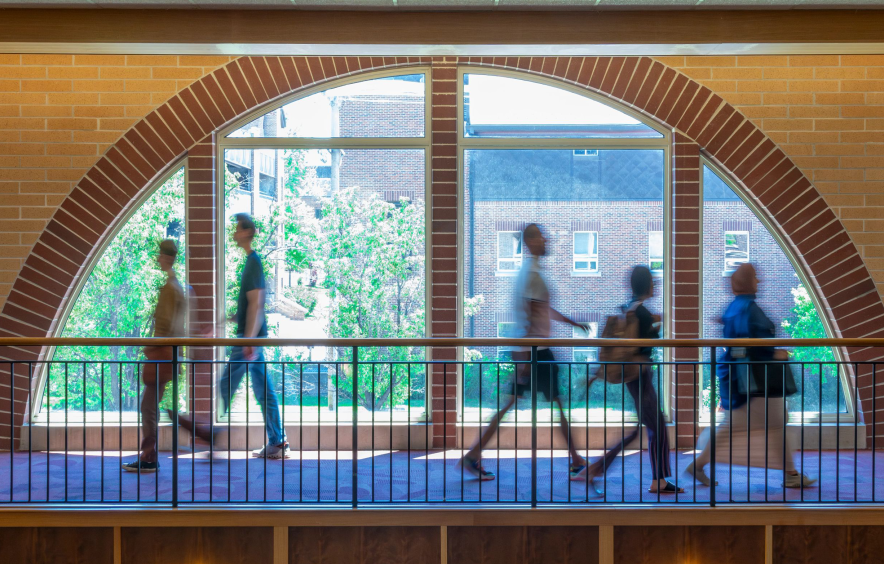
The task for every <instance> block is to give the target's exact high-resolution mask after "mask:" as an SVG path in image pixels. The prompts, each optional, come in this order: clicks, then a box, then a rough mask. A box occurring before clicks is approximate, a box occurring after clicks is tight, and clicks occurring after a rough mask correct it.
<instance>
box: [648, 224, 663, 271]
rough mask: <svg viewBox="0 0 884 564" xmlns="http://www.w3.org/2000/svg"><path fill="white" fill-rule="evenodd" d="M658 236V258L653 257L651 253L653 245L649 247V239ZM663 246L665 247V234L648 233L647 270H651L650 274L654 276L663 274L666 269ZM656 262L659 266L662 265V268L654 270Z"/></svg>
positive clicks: (657, 232) (660, 232)
mask: <svg viewBox="0 0 884 564" xmlns="http://www.w3.org/2000/svg"><path fill="white" fill-rule="evenodd" d="M658 234H659V237H660V256H657V257H655V256H654V255H653V254H652V253H651V249H653V245H651V238H652V237H654V236H655V235H658ZM665 246H666V237H665V233H663V232H662V231H648V268H649V269H650V270H651V273H652V274H655V275H660V274H663V271H664V270H665V269H666V258H665V257H666V251H665ZM658 261H659V262H660V264H662V265H663V267H662V268H654V263H655V262H658Z"/></svg>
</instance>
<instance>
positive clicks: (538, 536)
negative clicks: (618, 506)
mask: <svg viewBox="0 0 884 564" xmlns="http://www.w3.org/2000/svg"><path fill="white" fill-rule="evenodd" d="M598 561H599V532H598V528H597V527H448V562H456V563H457V564H492V563H494V564H496V563H498V562H505V563H506V564H597V563H598Z"/></svg>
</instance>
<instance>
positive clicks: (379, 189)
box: [225, 149, 426, 421]
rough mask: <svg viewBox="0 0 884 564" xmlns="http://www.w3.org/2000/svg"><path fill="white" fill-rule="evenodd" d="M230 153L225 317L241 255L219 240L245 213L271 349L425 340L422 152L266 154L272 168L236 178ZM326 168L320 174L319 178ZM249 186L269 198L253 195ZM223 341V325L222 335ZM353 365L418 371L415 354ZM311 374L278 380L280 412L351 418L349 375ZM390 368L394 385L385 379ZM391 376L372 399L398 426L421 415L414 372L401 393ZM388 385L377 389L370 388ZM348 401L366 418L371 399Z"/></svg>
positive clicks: (330, 354) (292, 354) (306, 355)
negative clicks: (301, 343) (263, 287)
mask: <svg viewBox="0 0 884 564" xmlns="http://www.w3.org/2000/svg"><path fill="white" fill-rule="evenodd" d="M232 152H233V151H231V150H228V151H226V152H225V169H226V170H225V218H226V219H227V221H226V225H225V227H226V231H227V234H228V237H227V239H226V245H227V246H226V250H225V263H226V264H225V272H226V292H227V293H226V298H227V301H226V304H227V305H226V309H227V313H228V314H229V313H232V312H233V311H235V308H236V298H237V295H238V291H239V277H240V273H241V268H242V266H243V264H244V256H243V253H242V251H241V250H240V249H238V248H236V246H235V245H234V243H233V241H232V240H231V238H230V235H231V234H232V230H233V226H232V222H231V221H230V217H231V216H232V215H233V214H235V213H237V212H247V213H251V214H252V216H253V218H254V219H255V222H256V225H257V227H258V232H257V236H256V238H255V245H254V246H255V249H256V251H257V252H258V253H259V254H260V255H261V257H262V261H263V266H264V270H265V276H266V281H267V282H266V283H267V305H266V311H267V321H268V328H269V332H270V336H271V337H273V336H284V337H291V338H335V337H342V338H345V337H352V338H383V339H392V338H409V337H423V336H424V335H425V330H424V327H425V323H424V319H425V317H424V316H425V271H424V265H425V252H424V236H425V227H424V226H425V220H426V219H425V218H426V215H425V210H424V192H425V190H424V185H425V176H424V174H425V172H424V166H425V165H424V163H425V159H424V152H423V150H410V149H409V150H392V149H371V150H362V149H360V150H350V149H348V150H346V151H344V150H339V149H335V150H327V149H311V150H299V149H280V150H273V151H267V153H269V154H270V157H271V158H270V165H269V166H268V168H267V170H263V169H259V170H255V169H251V168H245V167H243V166H242V164H241V162H242V161H241V159H238V158H232V157H231V153H232ZM255 153H258V151H255ZM251 162H257V163H260V161H258V160H255V159H253V160H252V161H251ZM259 167H260V164H259ZM325 167H328V169H330V170H329V172H328V173H327V174H326V173H322V174H320V171H325V170H326V168H325ZM394 171H395V173H394ZM265 176H266V178H265ZM256 177H260V180H261V184H262V185H267V186H270V187H272V188H268V189H267V190H259V191H255V190H253V189H252V186H254V185H256V182H255V178H256ZM250 179H251V180H250ZM233 331H234V326H233V325H232V324H231V325H230V326H229V331H228V334H232V333H233ZM265 354H266V356H267V357H268V360H274V361H283V362H288V361H292V362H294V361H313V362H320V363H321V362H323V361H328V362H331V361H337V360H345V359H346V358H349V356H348V355H349V354H350V350H349V349H332V348H324V347H313V348H312V349H309V350H308V349H299V348H294V347H291V348H284V349H273V350H267V351H266V353H265ZM359 354H360V358H361V359H363V360H380V361H384V360H398V361H403V362H404V361H407V360H417V359H422V358H423V354H424V352H423V348H413V349H408V348H402V347H391V348H388V349H384V350H381V349H372V348H365V349H360V352H359ZM313 366H314V368H313V369H312V370H313V372H312V375H306V374H305V375H304V376H303V379H302V378H301V376H300V375H299V370H298V367H297V365H296V366H294V368H292V369H291V370H289V371H288V372H287V374H286V379H285V394H284V396H285V397H284V401H285V403H286V404H287V405H293V406H303V407H305V412H304V415H303V416H304V417H305V418H308V417H313V418H314V419H312V420H313V421H315V420H316V419H315V418H316V417H331V420H332V421H334V416H335V413H336V410H335V406H337V408H338V409H339V410H343V411H346V410H350V409H351V407H347V406H352V401H353V397H352V378H351V376H350V373H349V368H348V369H346V370H345V369H343V368H336V367H335V365H333V364H324V365H322V366H321V368H320V369H319V371H318V372H317V369H316V368H315V365H313ZM378 366H380V365H378ZM399 368H401V369H402V371H401V373H398V372H396V370H398V369H399ZM270 369H271V370H276V373H274V374H273V375H272V378H273V379H274V382H275V385H276V386H278V387H279V386H282V382H281V379H282V374H281V369H280V368H279V366H278V365H276V366H274V365H271V368H270ZM378 370H381V368H380V367H379V368H378ZM384 370H385V371H387V372H388V371H389V370H390V368H389V367H388V366H387V367H385V368H384ZM393 370H394V385H393V389H392V393H387V391H385V390H383V389H380V388H378V387H377V386H376V389H375V397H376V398H381V397H382V396H383V397H386V398H390V397H391V396H392V408H393V409H394V412H395V413H396V416H397V417H405V416H407V411H406V410H405V409H403V406H405V405H406V404H407V403H409V402H410V405H411V408H412V410H411V414H412V416H418V415H419V413H420V412H421V411H422V408H423V406H424V397H425V381H424V372H423V371H422V370H418V369H412V371H411V374H410V385H411V387H410V388H409V387H408V386H409V374H408V373H407V372H408V369H407V366H406V365H405V364H398V365H396V367H394V369H393ZM302 380H303V381H302ZM388 381H389V379H380V378H379V379H378V386H384V385H386V384H384V382H388ZM277 389H278V388H277ZM244 390H245V386H244V385H243V386H241V388H240V393H239V395H238V396H236V397H235V400H234V403H233V409H232V417H234V418H242V417H244V415H245V402H246V396H245V394H244V393H243V391H244ZM302 393H303V397H302ZM366 394H367V395H366ZM280 399H283V398H282V394H280ZM249 401H251V402H252V404H251V405H250V407H249V413H250V415H249V417H250V418H254V417H260V415H256V414H260V409H259V408H258V406H257V403H255V402H254V398H253V397H252V396H251V392H249ZM357 401H358V402H359V404H360V406H362V407H366V409H368V410H370V409H371V407H372V403H371V393H370V390H368V389H366V390H360V396H359V398H357ZM378 401H380V400H378ZM385 401H387V402H388V403H387V404H386V405H378V404H377V403H376V404H375V405H374V408H375V409H385V410H389V409H390V408H391V404H390V403H389V401H390V400H389V399H387V400H385ZM253 410H254V411H253ZM311 410H312V411H311ZM317 410H319V412H317ZM343 411H342V413H343ZM299 415H300V410H299V409H290V410H286V417H289V418H291V417H298V416H299Z"/></svg>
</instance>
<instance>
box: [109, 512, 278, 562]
mask: <svg viewBox="0 0 884 564" xmlns="http://www.w3.org/2000/svg"><path fill="white" fill-rule="evenodd" d="M243 518H246V517H243ZM121 540H122V557H123V559H122V560H123V562H125V563H126V564H197V563H200V564H202V563H211V564H252V563H254V562H268V563H269V562H272V561H273V529H272V528H271V527H143V528H123V529H122V530H121Z"/></svg>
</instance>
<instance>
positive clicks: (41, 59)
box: [0, 54, 231, 308]
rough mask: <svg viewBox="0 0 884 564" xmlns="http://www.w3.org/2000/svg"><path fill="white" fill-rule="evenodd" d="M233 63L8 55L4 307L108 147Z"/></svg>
mask: <svg viewBox="0 0 884 564" xmlns="http://www.w3.org/2000/svg"><path fill="white" fill-rule="evenodd" d="M230 59H231V57H214V56H212V57H203V56H175V55H163V56H131V55H130V56H124V55H4V54H0V308H2V307H3V303H4V302H5V301H6V297H7V295H8V294H9V291H10V289H11V287H12V283H13V282H14V281H15V278H16V276H17V275H18V271H19V269H20V268H21V265H22V264H23V263H24V260H25V258H26V257H27V255H28V253H29V252H30V250H31V247H32V245H33V244H34V242H35V241H36V240H37V236H38V235H39V234H40V232H41V231H42V230H43V228H44V227H45V226H46V223H47V221H48V220H49V218H50V217H52V214H53V212H54V211H55V209H56V207H57V206H58V205H59V204H60V203H61V202H62V200H64V198H65V196H67V194H68V193H69V192H70V190H71V189H72V188H73V187H74V186H75V185H76V184H77V181H78V180H80V178H81V177H82V176H83V175H84V174H85V173H86V171H87V170H89V168H90V167H91V166H92V165H93V164H94V163H95V162H96V161H97V160H98V158H99V157H100V156H101V155H103V154H104V153H105V151H107V149H108V147H110V146H111V145H112V144H113V143H114V142H115V141H117V139H119V138H120V137H121V136H122V134H123V133H125V131H126V130H128V129H129V128H130V127H131V126H132V125H133V124H135V123H136V122H137V121H138V120H139V119H141V118H142V117H144V116H145V115H146V114H147V113H148V112H150V111H151V110H153V109H154V108H156V107H157V106H159V105H161V104H162V103H163V102H165V101H166V100H168V99H169V97H170V96H171V95H172V94H173V93H175V92H177V91H179V90H181V89H182V88H184V87H186V86H187V85H189V84H190V83H192V82H193V81H194V80H196V79H198V78H200V77H202V76H203V75H205V74H206V73H208V72H211V71H212V70H214V69H215V68H217V67H218V66H220V65H223V64H224V63H226V62H228V61H229V60H230Z"/></svg>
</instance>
